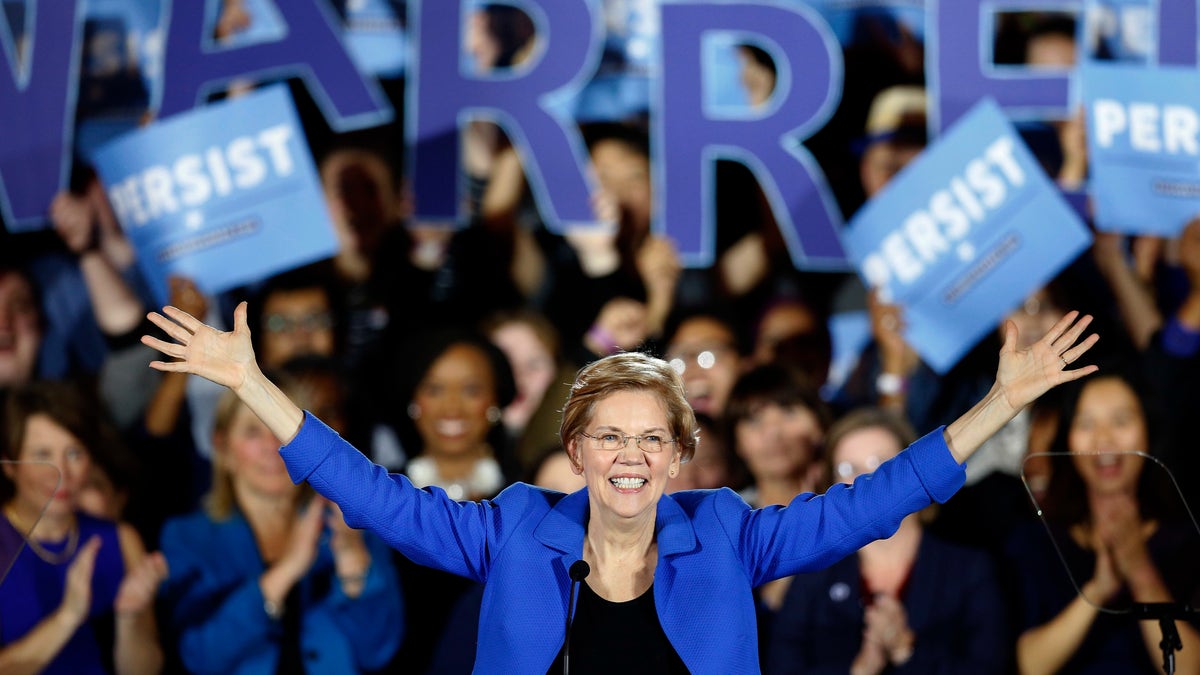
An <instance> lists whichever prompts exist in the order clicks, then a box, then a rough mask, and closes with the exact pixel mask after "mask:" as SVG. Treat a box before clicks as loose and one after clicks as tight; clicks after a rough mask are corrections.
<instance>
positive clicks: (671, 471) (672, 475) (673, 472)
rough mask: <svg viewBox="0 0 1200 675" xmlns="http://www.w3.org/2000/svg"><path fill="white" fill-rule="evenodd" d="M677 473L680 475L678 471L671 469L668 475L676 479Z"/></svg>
mask: <svg viewBox="0 0 1200 675" xmlns="http://www.w3.org/2000/svg"><path fill="white" fill-rule="evenodd" d="M677 473H679V472H678V471H677V470H675V469H671V470H670V471H669V472H668V474H667V475H669V476H670V477H671V478H674V477H675V474H677Z"/></svg>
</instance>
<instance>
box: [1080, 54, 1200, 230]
mask: <svg viewBox="0 0 1200 675" xmlns="http://www.w3.org/2000/svg"><path fill="white" fill-rule="evenodd" d="M1081 72H1082V76H1083V97H1084V103H1085V105H1086V106H1087V113H1088V114H1087V121H1088V130H1087V131H1088V133H1087V137H1088V138H1087V141H1088V162H1089V169H1090V171H1091V177H1092V181H1091V186H1092V200H1093V205H1094V207H1095V217H1096V226H1097V227H1098V228H1100V229H1102V230H1110V231H1119V232H1129V233H1134V234H1153V235H1160V236H1167V237H1171V236H1175V235H1177V234H1179V232H1180V231H1181V230H1182V229H1183V227H1184V225H1186V224H1187V223H1188V221H1189V220H1191V219H1192V218H1194V217H1195V216H1196V215H1197V214H1198V213H1200V139H1198V138H1197V135H1198V134H1200V72H1197V71H1196V69H1195V68H1181V67H1176V66H1169V67H1168V66H1163V67H1159V68H1147V67H1139V66H1130V65H1117V64H1100V63H1089V64H1086V65H1084V66H1083V67H1082V68H1081Z"/></svg>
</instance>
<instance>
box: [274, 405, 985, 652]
mask: <svg viewBox="0 0 1200 675" xmlns="http://www.w3.org/2000/svg"><path fill="white" fill-rule="evenodd" d="M280 453H281V454H282V455H283V459H284V462H285V463H286V464H287V467H288V471H289V473H290V475H291V477H292V480H294V481H296V482H300V481H305V480H306V481H308V482H309V484H311V485H312V486H313V488H315V489H316V490H317V492H319V493H321V494H323V495H325V496H326V497H328V498H330V499H332V500H333V501H334V502H336V503H337V504H338V505H339V506H341V508H342V513H343V514H344V515H345V517H346V522H347V523H349V524H350V525H352V526H354V527H361V528H367V529H370V530H372V531H374V532H376V533H377V534H379V536H381V537H382V538H383V539H384V540H385V541H386V542H388V543H389V544H391V545H392V546H394V547H395V548H397V549H398V550H399V551H400V552H402V553H403V554H404V555H406V556H408V557H409V558H411V559H412V560H414V561H416V562H418V563H420V564H423V565H429V566H431V567H435V568H438V569H441V570H446V571H449V572H453V573H455V574H460V575H462V576H465V577H469V578H471V579H475V580H477V581H480V582H483V583H484V584H486V586H485V589H484V595H483V605H482V607H481V610H480V619H479V634H478V647H477V656H476V661H475V670H476V672H485V673H496V672H505V673H509V674H512V673H539V675H540V674H541V673H545V672H546V669H547V668H549V666H550V664H551V663H552V662H553V660H554V658H555V656H557V654H558V652H559V650H560V649H561V647H562V643H563V630H564V621H565V618H566V613H567V596H568V591H569V588H570V578H569V577H568V575H567V570H568V568H569V567H570V566H571V563H573V562H575V561H576V560H579V559H580V558H581V557H582V556H583V541H584V533H585V531H586V528H587V522H588V514H589V510H588V493H587V490H586V489H583V490H580V491H579V492H575V493H573V494H570V495H564V494H562V493H559V492H553V491H549V490H543V489H540V488H536V487H533V486H530V485H526V484H524V483H516V484H514V485H512V486H510V487H509V488H507V489H506V490H504V491H503V492H501V493H500V494H499V495H498V496H497V497H496V498H495V499H492V500H485V501H482V502H457V501H454V500H452V499H450V498H449V497H447V496H446V494H445V492H443V491H442V490H440V489H438V488H428V489H426V490H419V489H417V488H415V487H413V485H412V483H410V482H409V481H408V479H407V478H406V477H404V476H400V475H389V474H388V473H387V470H386V469H384V468H383V467H380V466H376V465H374V464H372V463H371V462H370V460H368V459H367V458H366V457H365V456H363V454H362V453H360V452H358V451H357V450H355V449H354V448H353V447H352V446H351V445H350V444H348V443H347V442H345V441H344V440H342V439H341V437H339V436H338V435H337V434H336V433H335V432H333V431H332V430H331V429H329V428H328V427H326V426H325V425H324V424H323V423H321V421H320V420H318V419H316V418H315V417H313V416H312V415H311V414H308V413H306V414H305V419H304V422H303V425H302V426H301V428H300V432H299V433H298V434H297V436H296V438H295V439H293V440H292V442H291V443H289V444H288V445H285V446H284V447H283V448H281V449H280ZM963 480H964V472H963V469H962V465H960V464H958V463H956V462H955V461H954V459H953V457H952V456H951V454H950V451H949V449H948V448H947V447H946V443H945V440H944V439H943V436H942V430H941V429H938V430H937V431H935V432H933V433H931V434H929V435H927V436H926V437H924V438H922V439H921V440H919V441H917V442H916V443H914V444H913V445H912V446H911V447H910V448H909V449H908V450H907V451H905V452H902V453H900V455H898V456H897V457H896V458H895V459H893V460H891V461H888V462H886V463H884V465H883V466H881V467H880V468H879V469H878V470H876V471H875V473H874V474H872V475H871V476H864V477H862V478H860V479H859V480H858V481H856V482H855V483H854V485H853V486H852V487H847V486H842V485H837V486H834V487H833V488H830V490H829V492H827V493H826V494H825V495H822V496H815V495H812V494H802V495H799V496H797V497H796V498H795V499H794V500H793V501H792V503H791V504H790V505H789V506H787V507H769V508H764V509H751V508H750V507H749V506H747V505H746V503H745V502H744V501H742V499H741V498H740V497H738V496H737V494H736V493H734V492H733V491H732V490H728V489H721V490H696V491H687V492H679V493H675V494H673V495H670V496H667V495H664V496H663V497H662V498H661V499H660V500H659V503H658V513H657V518H656V521H655V536H656V537H657V543H658V565H657V566H656V568H655V570H654V602H655V605H656V607H657V610H658V617H659V621H660V622H661V624H662V627H663V630H664V631H665V632H666V635H667V638H668V639H669V640H670V641H671V644H672V645H673V646H674V647H675V650H676V651H677V652H678V653H679V656H680V657H681V658H682V659H683V662H684V663H685V664H686V665H687V667H688V669H689V670H691V671H692V672H693V673H706V672H707V673H749V672H758V670H759V665H758V631H757V627H756V625H755V615H754V598H753V595H752V593H751V589H752V588H754V587H755V586H758V585H759V584H762V583H764V582H767V581H770V580H772V579H776V578H779V577H783V576H788V575H792V574H796V573H798V572H803V571H808V570H816V569H821V568H823V567H826V566H828V565H830V564H832V563H834V562H836V561H838V560H840V559H842V558H844V557H846V556H847V555H849V554H850V553H851V552H853V551H855V550H857V549H858V548H859V547H861V546H862V545H863V544H865V543H867V542H869V541H872V540H874V539H878V538H880V537H887V536H890V535H891V534H892V533H894V532H895V531H896V528H897V527H899V524H900V521H901V520H902V519H903V518H904V516H906V515H908V514H909V513H911V512H913V511H917V510H920V509H921V508H924V507H925V506H927V505H928V504H929V503H930V502H931V500H936V501H945V500H946V499H948V498H949V497H950V496H951V495H953V494H954V492H955V491H956V490H957V489H958V488H959V487H960V486H961V485H962V483H963Z"/></svg>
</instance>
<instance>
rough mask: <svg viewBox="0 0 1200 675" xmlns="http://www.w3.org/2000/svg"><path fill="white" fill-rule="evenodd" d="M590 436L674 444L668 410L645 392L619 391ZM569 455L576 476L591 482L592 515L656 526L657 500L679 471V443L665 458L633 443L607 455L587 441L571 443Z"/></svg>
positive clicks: (603, 405) (599, 408) (599, 410)
mask: <svg viewBox="0 0 1200 675" xmlns="http://www.w3.org/2000/svg"><path fill="white" fill-rule="evenodd" d="M584 433H587V434H590V435H591V436H603V435H606V434H618V435H625V436H632V435H637V436H652V435H657V436H661V437H662V438H664V439H670V438H672V434H671V427H670V422H669V421H668V419H667V412H666V408H665V407H664V406H663V404H662V402H661V401H659V400H658V398H656V397H655V396H654V395H653V394H651V393H649V392H647V391H641V390H625V391H617V392H614V393H612V394H609V395H608V396H606V397H604V398H602V399H600V400H599V401H597V402H596V404H595V406H594V408H593V409H592V415H591V420H590V421H589V422H588V424H587V425H586V426H585V427H584ZM567 452H568V453H570V455H571V457H573V458H574V464H575V470H576V472H577V473H582V474H583V478H584V480H585V481H587V486H588V496H589V499H590V500H591V509H592V514H593V515H597V514H600V515H601V516H602V517H611V516H616V517H618V518H622V519H635V518H641V519H646V520H649V522H651V523H653V522H654V514H655V513H656V508H657V505H658V499H659V497H661V496H662V495H663V492H664V491H666V488H667V480H668V478H669V477H670V474H671V473H672V472H676V471H678V470H679V463H680V452H679V444H678V443H668V444H666V445H665V447H664V448H663V450H662V452H657V453H654V452H645V451H643V450H642V449H641V448H640V447H638V444H637V440H636V439H633V438H630V439H629V442H628V443H627V444H626V445H625V448H624V449H623V450H615V451H614V450H603V449H601V447H600V442H599V441H596V440H594V439H591V438H587V437H586V436H575V437H574V438H572V439H570V440H569V441H568V447H567Z"/></svg>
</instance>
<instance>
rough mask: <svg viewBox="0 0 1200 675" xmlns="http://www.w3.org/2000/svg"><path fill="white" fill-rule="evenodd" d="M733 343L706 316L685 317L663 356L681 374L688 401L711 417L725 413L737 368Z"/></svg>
mask: <svg viewBox="0 0 1200 675" xmlns="http://www.w3.org/2000/svg"><path fill="white" fill-rule="evenodd" d="M735 344H736V343H735V341H734V335H733V333H732V332H731V331H730V330H729V328H728V327H727V326H725V325H724V324H722V323H721V322H719V321H717V320H715V319H711V318H709V317H703V316H699V317H695V318H692V319H688V320H687V321H684V322H683V323H682V324H680V325H679V329H678V330H676V331H675V335H674V337H672V338H671V344H670V345H668V346H667V354H666V359H667V361H669V362H670V363H671V366H672V367H673V368H675V370H676V371H677V372H679V374H680V375H681V376H682V377H683V389H684V392H685V393H686V394H687V400H688V403H690V404H691V405H692V408H693V409H694V410H695V411H696V412H702V413H706V414H709V415H713V416H719V415H721V414H723V413H724V412H725V403H726V402H727V401H728V400H729V392H730V391H731V390H732V389H733V383H734V382H735V381H736V380H737V376H738V372H739V370H740V368H741V359H740V357H739V356H738V352H737V348H736V346H735Z"/></svg>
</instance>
